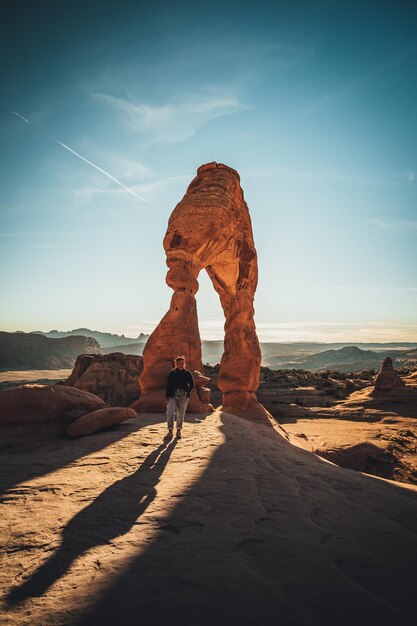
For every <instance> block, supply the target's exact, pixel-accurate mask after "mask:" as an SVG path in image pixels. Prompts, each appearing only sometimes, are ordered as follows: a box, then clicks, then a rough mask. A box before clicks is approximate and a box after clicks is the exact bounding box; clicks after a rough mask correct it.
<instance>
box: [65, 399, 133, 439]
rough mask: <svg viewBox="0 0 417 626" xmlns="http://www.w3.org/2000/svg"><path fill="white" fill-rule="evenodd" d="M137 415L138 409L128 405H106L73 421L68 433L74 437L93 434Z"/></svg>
mask: <svg viewBox="0 0 417 626" xmlns="http://www.w3.org/2000/svg"><path fill="white" fill-rule="evenodd" d="M133 417H136V411H134V410H133V409H129V408H126V407H106V408H104V409H98V410H97V411H92V412H91V413H86V414H85V415H83V416H82V417H79V418H78V419H77V420H75V422H72V424H71V425H70V426H68V428H67V435H69V437H72V438H76V437H84V435H92V434H93V433H96V432H97V431H99V430H103V429H104V428H108V427H109V426H112V425H113V424H118V423H119V422H125V421H126V420H129V419H132V418H133Z"/></svg>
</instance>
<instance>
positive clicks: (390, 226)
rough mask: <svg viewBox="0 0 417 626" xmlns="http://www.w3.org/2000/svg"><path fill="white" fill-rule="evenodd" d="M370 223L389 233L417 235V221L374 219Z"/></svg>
mask: <svg viewBox="0 0 417 626" xmlns="http://www.w3.org/2000/svg"><path fill="white" fill-rule="evenodd" d="M368 221H369V222H370V223H371V224H375V226H377V227H378V228H380V229H381V230H385V231H387V232H392V233H405V234H408V235H415V234H417V220H402V219H381V218H373V219H370V220H368Z"/></svg>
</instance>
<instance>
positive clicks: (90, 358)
mask: <svg viewBox="0 0 417 626" xmlns="http://www.w3.org/2000/svg"><path fill="white" fill-rule="evenodd" d="M142 368H143V362H142V357H141V356H135V355H132V354H122V353H121V352H114V353H111V354H104V355H103V354H99V355H92V354H80V356H79V357H78V358H77V361H76V363H75V366H74V369H73V371H72V373H71V375H70V376H69V378H67V380H66V381H65V382H64V383H63V384H64V385H68V386H69V387H76V388H77V389H81V390H83V391H89V392H90V393H94V394H95V395H97V396H99V397H100V398H103V400H104V401H105V402H106V404H109V405H110V406H119V407H120V406H128V405H129V404H131V403H132V402H134V401H135V400H137V399H138V398H139V396H140V387H139V383H138V377H139V375H140V373H141V371H142Z"/></svg>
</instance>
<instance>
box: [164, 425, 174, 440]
mask: <svg viewBox="0 0 417 626" xmlns="http://www.w3.org/2000/svg"><path fill="white" fill-rule="evenodd" d="M168 439H172V428H170V429H169V431H168V432H167V434H166V435H165V437H164V441H168Z"/></svg>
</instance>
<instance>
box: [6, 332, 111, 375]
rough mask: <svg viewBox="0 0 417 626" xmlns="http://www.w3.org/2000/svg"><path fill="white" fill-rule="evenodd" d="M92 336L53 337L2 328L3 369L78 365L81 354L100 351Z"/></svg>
mask: <svg viewBox="0 0 417 626" xmlns="http://www.w3.org/2000/svg"><path fill="white" fill-rule="evenodd" d="M98 352H100V346H99V344H98V342H97V341H96V340H95V339H94V338H92V337H79V336H76V335H74V336H71V337H64V338H62V339H50V338H49V337H45V336H44V335H42V334H37V333H21V332H19V333H6V332H1V331H0V370H31V369H34V370H35V369H45V370H47V369H63V368H64V369H65V368H70V367H73V366H74V363H75V359H76V358H77V356H78V355H79V354H86V353H98Z"/></svg>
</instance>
